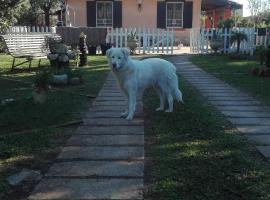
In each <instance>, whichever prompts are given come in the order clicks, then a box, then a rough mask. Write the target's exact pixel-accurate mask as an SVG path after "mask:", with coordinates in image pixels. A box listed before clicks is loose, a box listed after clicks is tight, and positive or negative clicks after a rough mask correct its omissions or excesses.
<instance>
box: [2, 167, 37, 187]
mask: <svg viewBox="0 0 270 200" xmlns="http://www.w3.org/2000/svg"><path fill="white" fill-rule="evenodd" d="M41 178H42V175H41V173H40V172H39V171H34V170H30V169H22V171H20V172H19V173H17V174H14V175H11V176H9V177H8V178H7V181H8V183H9V184H10V185H12V186H17V185H20V184H21V183H22V182H25V181H29V182H32V181H39V180H41Z"/></svg>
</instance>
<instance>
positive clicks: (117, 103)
mask: <svg viewBox="0 0 270 200" xmlns="http://www.w3.org/2000/svg"><path fill="white" fill-rule="evenodd" d="M124 105H127V102H126V101H95V102H94V103H93V106H124Z"/></svg>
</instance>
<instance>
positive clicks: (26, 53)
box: [2, 33, 61, 70]
mask: <svg viewBox="0 0 270 200" xmlns="http://www.w3.org/2000/svg"><path fill="white" fill-rule="evenodd" d="M2 37H3V39H4V41H5V44H6V47H7V49H8V52H9V54H10V55H11V56H12V57H13V62H12V67H11V70H13V69H14V68H15V67H17V66H20V65H22V64H24V63H28V62H29V68H30V67H31V64H32V60H39V63H38V67H39V66H40V62H41V59H47V55H48V53H49V52H50V51H49V47H48V45H47V44H46V38H47V37H58V38H60V39H61V37H60V36H59V35H56V34H44V33H43V34H41V33H27V34H8V35H2ZM16 58H26V61H24V62H21V63H18V64H16V63H15V62H16Z"/></svg>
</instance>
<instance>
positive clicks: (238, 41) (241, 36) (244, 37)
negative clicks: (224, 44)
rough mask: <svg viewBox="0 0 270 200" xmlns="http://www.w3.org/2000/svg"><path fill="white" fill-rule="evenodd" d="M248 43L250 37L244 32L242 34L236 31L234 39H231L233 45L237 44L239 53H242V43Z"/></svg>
mask: <svg viewBox="0 0 270 200" xmlns="http://www.w3.org/2000/svg"><path fill="white" fill-rule="evenodd" d="M244 40H245V41H247V40H248V37H247V35H246V34H245V33H244V32H240V31H236V32H234V33H233V35H232V37H231V43H234V42H236V45H237V53H239V52H240V44H241V42H242V41H244Z"/></svg>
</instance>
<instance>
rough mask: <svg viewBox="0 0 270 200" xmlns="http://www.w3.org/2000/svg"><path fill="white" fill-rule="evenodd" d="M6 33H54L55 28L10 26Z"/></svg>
mask: <svg viewBox="0 0 270 200" xmlns="http://www.w3.org/2000/svg"><path fill="white" fill-rule="evenodd" d="M6 33H7V34H9V33H13V34H14V33H56V27H47V26H45V27H44V26H12V27H10V28H9V29H8V30H7V31H6Z"/></svg>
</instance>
